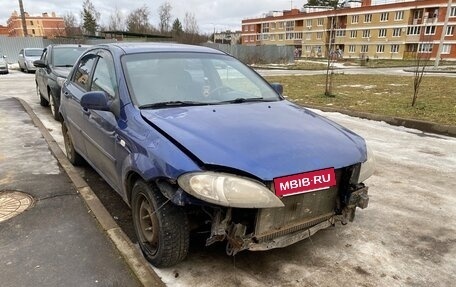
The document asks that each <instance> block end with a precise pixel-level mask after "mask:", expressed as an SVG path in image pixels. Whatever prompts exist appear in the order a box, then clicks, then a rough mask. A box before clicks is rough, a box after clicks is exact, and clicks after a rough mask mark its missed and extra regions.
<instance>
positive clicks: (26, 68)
mask: <svg viewBox="0 0 456 287" xmlns="http://www.w3.org/2000/svg"><path fill="white" fill-rule="evenodd" d="M24 67H25V68H24V70H25V72H26V73H27V74H28V73H30V71H29V69H28V67H27V63H25V64H24Z"/></svg>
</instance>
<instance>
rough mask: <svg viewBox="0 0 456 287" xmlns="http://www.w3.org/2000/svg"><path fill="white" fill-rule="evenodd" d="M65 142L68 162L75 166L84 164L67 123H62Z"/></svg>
mask: <svg viewBox="0 0 456 287" xmlns="http://www.w3.org/2000/svg"><path fill="white" fill-rule="evenodd" d="M62 134H63V142H64V143H65V151H66V156H67V158H68V160H69V161H70V162H71V163H72V164H73V165H76V166H77V165H81V164H82V163H83V162H84V159H83V158H82V156H81V155H80V154H79V153H78V152H77V151H76V150H75V149H74V144H73V139H72V138H71V134H70V131H69V130H68V127H67V126H66V124H65V122H62Z"/></svg>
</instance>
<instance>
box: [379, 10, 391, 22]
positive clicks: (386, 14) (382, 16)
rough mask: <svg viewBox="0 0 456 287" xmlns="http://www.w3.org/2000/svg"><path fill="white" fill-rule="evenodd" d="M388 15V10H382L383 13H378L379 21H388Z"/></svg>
mask: <svg viewBox="0 0 456 287" xmlns="http://www.w3.org/2000/svg"><path fill="white" fill-rule="evenodd" d="M388 17H389V13H388V12H384V13H382V14H380V21H381V22H386V21H388Z"/></svg>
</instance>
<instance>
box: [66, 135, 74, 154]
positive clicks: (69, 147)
mask: <svg viewBox="0 0 456 287" xmlns="http://www.w3.org/2000/svg"><path fill="white" fill-rule="evenodd" d="M68 133H69V132H68V130H67V131H66V132H65V150H66V153H67V156H68V158H69V159H72V158H73V156H72V155H73V143H72V142H71V138H70V135H69V134H68Z"/></svg>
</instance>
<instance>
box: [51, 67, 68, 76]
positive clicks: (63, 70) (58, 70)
mask: <svg viewBox="0 0 456 287" xmlns="http://www.w3.org/2000/svg"><path fill="white" fill-rule="evenodd" d="M52 71H53V72H54V74H56V75H57V76H59V77H63V78H66V77H67V76H68V74H69V73H70V71H71V67H54V68H53V69H52Z"/></svg>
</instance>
